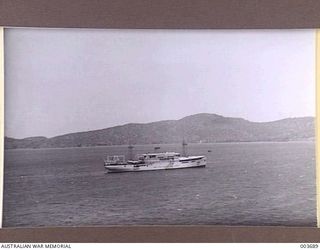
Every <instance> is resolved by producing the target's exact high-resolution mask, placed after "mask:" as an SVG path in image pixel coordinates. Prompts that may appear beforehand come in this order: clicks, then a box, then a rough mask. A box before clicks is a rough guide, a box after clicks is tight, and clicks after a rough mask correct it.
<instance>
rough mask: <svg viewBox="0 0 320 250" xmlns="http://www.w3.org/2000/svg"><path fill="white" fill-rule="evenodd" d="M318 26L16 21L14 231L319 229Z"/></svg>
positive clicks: (9, 54)
mask: <svg viewBox="0 0 320 250" xmlns="http://www.w3.org/2000/svg"><path fill="white" fill-rule="evenodd" d="M315 49H316V45H315V30H311V29H310V30H294V29H292V30H285V29H283V30H191V29H189V30H181V29H180V30H174V29H173V30H165V29H163V30H161V29H158V30H156V29H145V30H143V29H141V30H140V29H76V28H68V29H67V28H65V29H49V28H6V29H5V32H4V66H5V67H4V69H5V70H4V73H5V84H4V87H5V93H4V100H5V124H4V127H5V138H4V140H5V144H4V147H5V150H4V195H3V221H2V226H3V227H53V226H58V227H60V226H110V225H230V226H310V227H315V226H316V225H317V216H316V161H315V158H316V157H315V108H316V100H315V96H316V79H315V75H316V74H315V57H316V52H315V51H316V50H315Z"/></svg>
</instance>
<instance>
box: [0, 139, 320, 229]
mask: <svg viewBox="0 0 320 250" xmlns="http://www.w3.org/2000/svg"><path fill="white" fill-rule="evenodd" d="M155 146H160V147H161V149H160V151H176V152H181V145H137V146H135V148H134V152H135V153H136V154H139V153H145V152H153V148H154V147H155ZM126 152H127V146H111V147H90V148H81V147H79V148H61V149H16V150H6V151H5V188H4V223H3V226H4V227H39V226H40V227H41V226H90V225H96V226H100V225H104V226H107V225H283V226H315V225H316V187H315V185H316V180H315V145H314V142H283V143H282V142H277V143H272V142H265V143H217V144H189V146H188V154H189V155H206V156H207V167H206V168H200V169H182V170H172V171H166V170H160V171H147V172H138V173H120V174H106V173H105V171H104V167H103V158H104V157H105V156H106V155H107V154H126Z"/></svg>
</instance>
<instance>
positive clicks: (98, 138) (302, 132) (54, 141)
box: [5, 113, 315, 149]
mask: <svg viewBox="0 0 320 250" xmlns="http://www.w3.org/2000/svg"><path fill="white" fill-rule="evenodd" d="M314 130H315V129H314V118H313V117H301V118H287V119H282V120H278V121H273V122H250V121H248V120H245V119H242V118H232V117H224V116H220V115H216V114H206V113H201V114H196V115H191V116H187V117H184V118H182V119H180V120H167V121H158V122H152V123H145V124H142V123H130V124H125V125H122V126H115V127H111V128H106V129H101V130H93V131H88V132H78V133H71V134H65V135H60V136H56V137H52V138H46V137H29V138H24V139H15V138H10V137H5V148H6V149H14V148H53V147H55V148H56V147H58V148H59V147H81V146H98V145H124V144H129V143H131V144H161V143H180V142H181V141H182V139H183V138H185V140H186V141H187V142H190V143H192V142H257V141H297V140H298V141H299V140H311V139H313V138H314V136H315V135H314V134H315V131H314Z"/></svg>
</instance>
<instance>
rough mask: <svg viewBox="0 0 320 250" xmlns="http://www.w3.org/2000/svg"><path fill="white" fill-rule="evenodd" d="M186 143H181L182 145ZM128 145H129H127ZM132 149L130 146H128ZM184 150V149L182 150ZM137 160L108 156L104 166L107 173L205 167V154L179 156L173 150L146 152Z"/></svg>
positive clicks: (122, 156) (121, 156) (120, 156)
mask: <svg viewBox="0 0 320 250" xmlns="http://www.w3.org/2000/svg"><path fill="white" fill-rule="evenodd" d="M185 146H186V143H185V142H184V143H183V147H185ZM129 147H130V146H129ZM129 149H131V150H132V146H131V147H130V148H129ZM183 152H185V149H184V150H183ZM136 158H137V160H128V161H126V160H125V156H124V155H113V156H108V157H107V159H106V160H104V167H105V169H106V170H107V171H108V172H109V173H120V172H138V171H150V170H171V169H181V168H200V167H205V166H206V163H207V159H206V157H205V156H181V155H180V154H179V153H175V152H165V153H146V154H141V155H138V156H137V157H136Z"/></svg>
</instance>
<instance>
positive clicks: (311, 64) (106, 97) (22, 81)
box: [5, 28, 315, 138]
mask: <svg viewBox="0 0 320 250" xmlns="http://www.w3.org/2000/svg"><path fill="white" fill-rule="evenodd" d="M196 113H215V114H219V115H223V116H229V117H242V118H244V119H247V120H250V121H256V122H265V121H274V120H278V119H283V118H288V117H302V116H314V115H315V33H314V30H98V29H97V30H90V29H31V28H17V29H14V28H12V29H11V28H10V29H6V30H5V134H6V136H9V137H14V138H25V137H30V136H46V137H53V136H56V135H61V134H66V133H71V132H80V131H88V130H94V129H102V128H106V127H111V126H115V125H122V124H126V123H133V122H134V123H146V122H153V121H159V120H169V119H181V118H183V117H184V116H188V115H192V114H196Z"/></svg>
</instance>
